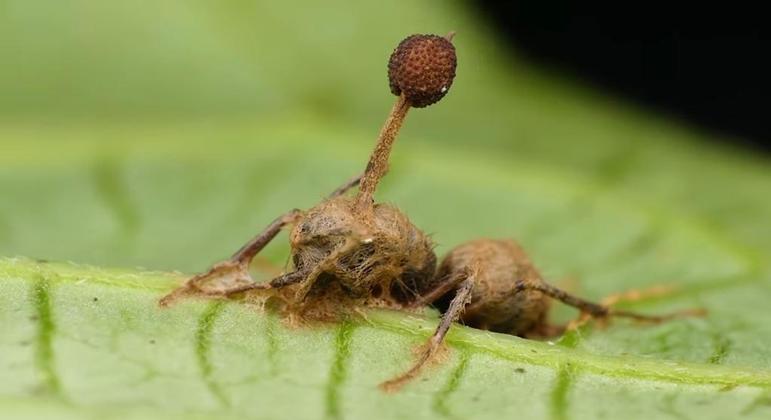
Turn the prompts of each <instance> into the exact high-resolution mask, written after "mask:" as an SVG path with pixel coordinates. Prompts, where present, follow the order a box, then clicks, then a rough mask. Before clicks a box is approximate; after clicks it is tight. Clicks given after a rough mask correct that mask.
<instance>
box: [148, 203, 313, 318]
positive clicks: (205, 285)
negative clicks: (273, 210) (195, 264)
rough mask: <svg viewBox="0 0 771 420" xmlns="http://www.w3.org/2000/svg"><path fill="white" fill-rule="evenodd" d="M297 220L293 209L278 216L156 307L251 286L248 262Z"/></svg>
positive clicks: (299, 214)
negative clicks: (223, 258) (224, 259)
mask: <svg viewBox="0 0 771 420" xmlns="http://www.w3.org/2000/svg"><path fill="white" fill-rule="evenodd" d="M301 216H302V212H301V211H300V210H297V209H294V210H292V211H289V212H287V213H285V214H283V215H281V216H279V217H278V218H276V219H275V220H274V221H273V222H271V223H270V224H269V225H268V226H267V227H266V228H265V229H264V230H263V231H262V232H261V233H260V234H258V235H257V236H255V237H254V238H252V240H250V241H249V242H247V243H246V244H245V245H244V246H242V247H241V248H240V249H239V250H238V251H236V253H235V254H233V256H232V257H230V259H228V260H226V261H222V262H220V263H217V264H214V265H213V266H212V267H211V268H210V269H209V270H208V271H206V272H205V273H201V274H198V275H196V276H194V277H192V278H190V279H189V280H188V281H187V282H186V283H185V284H184V285H182V286H180V287H178V288H177V289H175V290H174V291H172V292H171V293H169V294H167V295H166V296H164V297H163V298H161V300H160V301H159V304H160V305H161V306H168V305H169V304H171V303H172V302H173V301H174V300H176V299H177V298H180V297H182V296H186V295H192V294H204V295H224V294H228V292H229V291H231V290H236V289H240V288H242V287H244V286H245V285H247V284H252V283H253V280H252V277H251V276H250V275H249V263H250V262H251V261H252V258H254V256H255V255H257V253H258V252H260V251H261V250H262V249H263V248H265V246H266V245H267V244H268V243H270V241H271V240H273V238H275V237H276V235H278V233H279V232H280V231H281V229H282V228H283V227H284V226H286V225H288V224H291V223H294V222H296V221H297V220H298V219H299V218H300V217H301Z"/></svg>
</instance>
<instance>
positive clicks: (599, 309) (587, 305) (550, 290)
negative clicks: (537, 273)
mask: <svg viewBox="0 0 771 420" xmlns="http://www.w3.org/2000/svg"><path fill="white" fill-rule="evenodd" d="M524 289H532V290H538V291H540V292H542V293H544V294H545V295H547V296H549V297H551V298H554V299H557V300H559V301H560V302H562V303H564V304H566V305H570V306H572V307H574V308H577V309H578V310H580V311H581V312H582V313H583V314H586V315H589V316H591V317H592V318H607V317H614V316H615V317H621V318H630V319H634V320H635V321H643V322H652V323H661V322H665V321H669V320H672V319H675V318H681V317H684V316H699V315H703V311H701V310H686V311H681V312H674V313H670V314H665V315H645V314H640V313H637V312H632V311H625V310H621V309H615V308H611V307H609V306H608V305H601V304H598V303H594V302H590V301H588V300H585V299H581V298H579V297H577V296H574V295H571V294H570V293H568V292H566V291H564V290H562V289H559V288H557V287H555V286H552V285H550V284H548V283H546V282H544V281H540V282H538V283H533V284H524V283H521V282H520V283H518V284H517V290H524ZM579 322H580V321H579Z"/></svg>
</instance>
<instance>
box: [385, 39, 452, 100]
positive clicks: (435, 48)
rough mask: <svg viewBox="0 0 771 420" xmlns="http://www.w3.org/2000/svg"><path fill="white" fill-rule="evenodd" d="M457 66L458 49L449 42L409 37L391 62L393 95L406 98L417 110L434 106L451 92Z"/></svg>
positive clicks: (389, 69)
mask: <svg viewBox="0 0 771 420" xmlns="http://www.w3.org/2000/svg"><path fill="white" fill-rule="evenodd" d="M457 63H458V61H457V58H456V56H455V47H454V46H453V45H452V42H450V40H449V39H448V38H446V37H441V36H438V35H420V34H418V35H410V36H408V37H407V38H405V39H404V40H402V42H400V43H399V45H398V46H397V47H396V49H395V50H394V52H393V53H392V54H391V58H390V60H389V61H388V81H389V84H390V87H391V93H393V94H394V95H397V96H398V95H402V94H403V95H404V97H405V98H406V99H407V101H409V103H410V105H411V106H413V107H415V108H423V107H427V106H429V105H431V104H434V103H436V102H437V101H439V100H440V99H442V98H443V97H444V95H446V94H447V92H448V91H449V90H450V86H452V81H453V79H454V78H455V68H456V67H457Z"/></svg>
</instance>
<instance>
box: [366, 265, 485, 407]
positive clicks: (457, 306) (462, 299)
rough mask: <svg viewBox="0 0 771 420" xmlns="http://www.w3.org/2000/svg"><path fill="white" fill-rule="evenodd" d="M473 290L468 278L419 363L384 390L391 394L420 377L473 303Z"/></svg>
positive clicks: (385, 383)
mask: <svg viewBox="0 0 771 420" xmlns="http://www.w3.org/2000/svg"><path fill="white" fill-rule="evenodd" d="M473 290H474V278H473V277H467V278H466V279H465V280H463V282H462V283H461V284H460V286H458V288H457V289H456V293H455V297H454V298H453V299H452V302H450V306H449V307H448V308H447V311H446V312H445V313H444V314H443V315H442V319H441V320H440V321H439V326H437V328H436V331H435V332H434V335H432V336H431V338H430V339H429V340H428V342H427V343H426V344H425V345H424V348H423V351H422V354H421V355H420V358H419V359H418V361H417V362H416V363H415V364H414V365H413V366H412V367H411V368H410V369H409V370H408V371H406V372H404V373H403V374H401V375H399V376H397V377H396V378H393V379H390V380H388V381H385V382H383V383H382V384H380V387H381V388H382V389H384V390H385V391H389V392H390V391H396V390H398V389H399V388H401V387H402V386H403V385H404V384H406V383H407V382H409V381H411V380H412V379H414V378H415V377H417V376H418V373H419V372H420V370H421V369H422V368H423V366H425V365H426V363H428V362H429V361H431V359H432V358H433V357H434V355H435V354H436V352H437V351H438V350H439V347H440V345H441V344H442V341H443V340H444V336H445V335H447V331H449V330H450V326H451V325H452V323H453V322H455V321H457V320H458V318H460V315H461V313H462V312H463V310H464V309H465V307H466V305H468V303H469V302H470V301H471V292H472V291H473Z"/></svg>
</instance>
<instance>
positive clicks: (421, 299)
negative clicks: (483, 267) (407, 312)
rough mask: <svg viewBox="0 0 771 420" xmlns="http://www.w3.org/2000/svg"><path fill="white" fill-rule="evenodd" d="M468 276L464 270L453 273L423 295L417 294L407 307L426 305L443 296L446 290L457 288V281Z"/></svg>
mask: <svg viewBox="0 0 771 420" xmlns="http://www.w3.org/2000/svg"><path fill="white" fill-rule="evenodd" d="M468 276H469V274H468V272H467V271H466V270H463V271H460V272H456V273H453V274H452V275H451V276H450V277H448V278H447V279H446V280H444V281H442V282H441V283H439V285H438V286H436V288H434V289H433V290H431V291H430V292H428V293H426V294H425V295H423V296H418V298H417V299H416V300H415V302H412V303H411V304H410V305H409V307H410V308H419V307H421V306H426V305H430V304H432V303H434V302H435V301H436V300H437V299H439V298H440V297H442V296H444V295H445V294H447V293H448V292H450V291H452V290H455V289H457V288H458V283H460V282H461V281H462V280H463V279H465V278H467V277H468Z"/></svg>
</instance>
